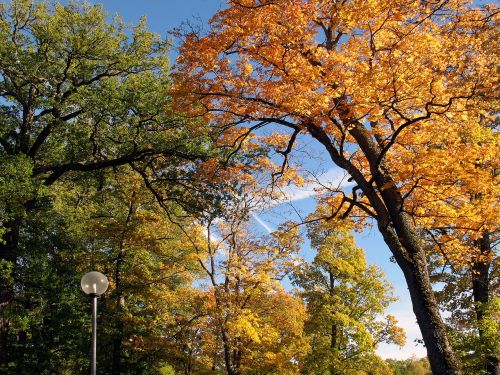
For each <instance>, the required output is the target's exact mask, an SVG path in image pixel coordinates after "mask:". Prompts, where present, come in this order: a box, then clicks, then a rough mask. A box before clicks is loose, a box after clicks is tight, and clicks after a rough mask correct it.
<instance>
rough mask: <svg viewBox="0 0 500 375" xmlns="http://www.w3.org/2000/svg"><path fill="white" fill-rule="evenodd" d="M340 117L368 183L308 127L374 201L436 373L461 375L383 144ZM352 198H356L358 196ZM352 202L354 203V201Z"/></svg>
mask: <svg viewBox="0 0 500 375" xmlns="http://www.w3.org/2000/svg"><path fill="white" fill-rule="evenodd" d="M342 105H343V104H342V103H339V110H340V115H341V117H342V120H343V122H344V124H352V127H351V129H350V130H349V132H350V134H351V135H352V136H353V137H354V139H355V140H356V142H357V144H358V145H359V147H360V149H361V150H360V151H361V152H362V153H363V155H364V156H365V157H366V160H367V161H368V163H369V166H370V173H371V179H370V180H369V181H368V180H367V179H366V177H365V176H364V175H363V174H362V173H361V171H360V170H359V169H358V168H357V167H356V166H355V165H354V164H352V163H351V161H350V160H348V159H346V158H345V157H344V156H343V154H342V150H339V149H337V148H336V146H335V144H334V143H333V142H332V140H331V139H330V137H329V136H328V134H327V133H326V132H325V131H324V130H323V129H322V128H321V127H319V126H316V125H315V124H312V123H308V124H306V127H307V129H308V131H309V133H310V134H311V135H312V136H313V138H315V139H316V140H318V141H319V142H320V143H321V144H322V145H323V146H324V147H325V149H326V151H327V152H328V154H329V156H330V158H331V159H332V161H333V162H334V163H335V164H336V165H337V166H339V167H340V168H342V169H344V170H345V171H346V172H348V173H349V174H350V175H351V178H352V179H353V180H354V181H355V182H356V184H357V186H358V188H359V189H360V190H361V191H362V192H363V193H364V195H365V196H366V198H367V199H368V201H369V203H370V205H371V209H372V210H373V211H374V212H373V215H372V217H373V218H374V219H375V220H376V221H377V226H378V229H379V231H380V233H381V234H382V236H383V238H384V241H385V242H386V244H387V245H388V247H389V249H390V251H391V252H392V254H393V256H394V258H395V259H396V262H397V263H398V265H399V267H400V268H401V270H402V271H403V274H404V276H405V280H406V283H407V286H408V290H409V292H410V297H411V301H412V305H413V312H414V313H415V316H416V318H417V323H418V325H419V327H420V331H421V333H422V338H423V340H424V343H425V346H426V348H427V354H428V357H429V362H430V364H431V369H432V372H433V374H435V375H460V374H461V370H460V365H459V362H458V361H457V359H456V357H455V355H454V353H453V350H452V348H451V345H450V343H449V340H448V336H447V334H446V330H445V325H444V323H443V320H442V319H441V315H440V313H439V307H438V304H437V301H436V298H435V296H434V292H433V290H432V284H431V282H430V278H429V271H428V267H427V261H426V257H425V252H424V250H423V248H422V246H421V244H420V240H419V238H418V236H417V234H416V233H417V231H416V228H415V226H414V224H413V222H412V221H411V220H410V217H409V215H408V214H406V213H405V212H404V199H403V197H402V196H401V193H400V192H399V191H398V190H397V187H396V183H395V181H394V180H393V179H392V178H391V175H390V172H389V171H388V169H387V168H386V167H385V165H384V162H383V157H382V156H383V155H382V150H381V148H380V146H379V145H378V144H377V142H376V141H375V140H374V139H373V138H372V137H371V135H370V133H369V132H368V131H367V130H366V129H365V128H364V126H363V125H362V124H360V123H359V122H356V121H352V120H350V119H349V118H348V111H345V113H342V109H341V106H342ZM352 200H356V197H354V196H353V198H352ZM352 200H351V202H352Z"/></svg>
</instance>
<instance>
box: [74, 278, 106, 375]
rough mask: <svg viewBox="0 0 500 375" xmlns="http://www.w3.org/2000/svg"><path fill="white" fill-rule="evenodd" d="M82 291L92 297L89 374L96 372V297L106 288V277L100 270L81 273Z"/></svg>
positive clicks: (93, 374)
mask: <svg viewBox="0 0 500 375" xmlns="http://www.w3.org/2000/svg"><path fill="white" fill-rule="evenodd" d="M80 285H81V286H82V289H83V291H84V292H85V293H86V294H88V295H90V296H91V297H92V347H91V351H90V374H91V375H95V374H96V353H97V298H99V296H100V295H101V294H103V293H104V292H105V291H106V290H107V289H108V285H109V282H108V279H107V278H106V276H105V275H103V274H102V273H100V272H96V271H92V272H88V273H86V274H85V275H83V277H82V280H81V282H80Z"/></svg>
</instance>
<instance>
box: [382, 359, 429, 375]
mask: <svg viewBox="0 0 500 375" xmlns="http://www.w3.org/2000/svg"><path fill="white" fill-rule="evenodd" d="M386 362H387V364H388V365H389V367H390V368H391V370H392V371H393V374H394V375H431V374H432V373H431V368H430V366H429V361H428V360H427V358H419V359H417V358H410V359H403V360H397V359H387V360H386Z"/></svg>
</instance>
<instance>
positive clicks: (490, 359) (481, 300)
mask: <svg viewBox="0 0 500 375" xmlns="http://www.w3.org/2000/svg"><path fill="white" fill-rule="evenodd" d="M477 246H478V248H479V254H480V256H482V257H484V259H481V258H479V259H477V260H476V261H474V263H473V265H472V297H473V299H474V309H475V312H476V319H477V323H478V331H479V338H480V340H481V341H484V340H485V337H484V330H483V329H482V328H481V323H482V321H483V319H484V308H485V307H486V306H487V305H488V303H489V302H490V290H489V286H490V267H491V262H490V261H489V260H487V259H488V258H489V256H490V255H491V239H490V236H489V234H488V233H484V234H483V236H482V237H481V238H480V239H479V240H478V241H477ZM485 368H486V373H487V374H488V375H500V361H499V359H498V358H497V357H496V356H493V355H486V357H485Z"/></svg>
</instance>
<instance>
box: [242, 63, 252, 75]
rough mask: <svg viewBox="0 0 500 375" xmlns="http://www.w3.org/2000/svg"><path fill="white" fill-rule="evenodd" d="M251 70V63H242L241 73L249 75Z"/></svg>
mask: <svg viewBox="0 0 500 375" xmlns="http://www.w3.org/2000/svg"><path fill="white" fill-rule="evenodd" d="M252 72H253V66H252V64H249V63H246V64H244V65H243V75H245V76H249V75H250V74H252Z"/></svg>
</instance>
